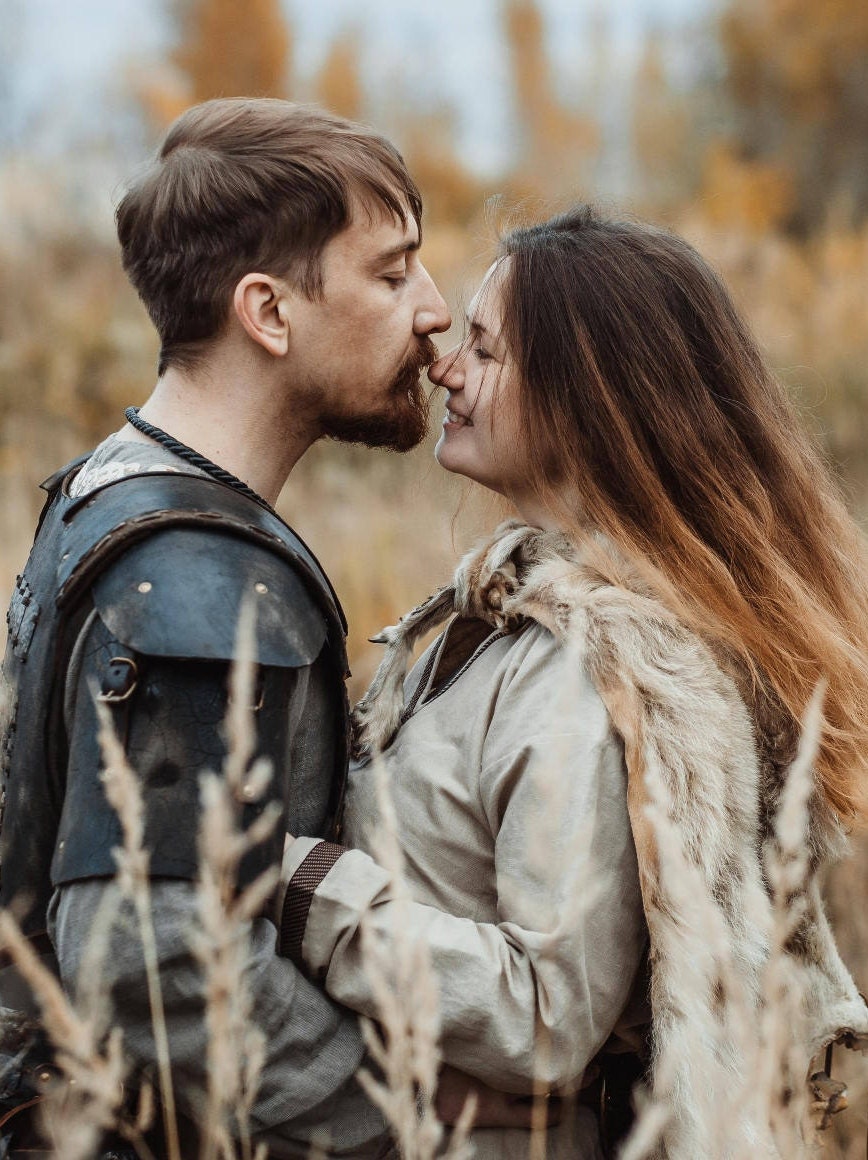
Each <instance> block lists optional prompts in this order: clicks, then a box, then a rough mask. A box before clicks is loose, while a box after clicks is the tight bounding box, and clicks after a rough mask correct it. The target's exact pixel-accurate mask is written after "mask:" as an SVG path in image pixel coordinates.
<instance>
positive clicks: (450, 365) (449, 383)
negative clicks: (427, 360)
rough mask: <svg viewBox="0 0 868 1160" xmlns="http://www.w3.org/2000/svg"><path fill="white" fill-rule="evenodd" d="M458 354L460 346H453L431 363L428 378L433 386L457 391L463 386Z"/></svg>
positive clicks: (459, 354)
mask: <svg viewBox="0 0 868 1160" xmlns="http://www.w3.org/2000/svg"><path fill="white" fill-rule="evenodd" d="M460 356H461V346H460V345H458V346H453V348H452V350H447V351H446V353H445V354H441V356H440V358H438V359H436V360H435V361H434V362H432V363H431V365H430V367H429V368H428V378H429V379H430V380H431V382H432V383H433V384H434V386H435V387H447V388H448V389H449V390H450V391H458V390H460V389H461V388H462V387H463V386H464V374H463V372H462V369H461V365H460V364H461V357H460Z"/></svg>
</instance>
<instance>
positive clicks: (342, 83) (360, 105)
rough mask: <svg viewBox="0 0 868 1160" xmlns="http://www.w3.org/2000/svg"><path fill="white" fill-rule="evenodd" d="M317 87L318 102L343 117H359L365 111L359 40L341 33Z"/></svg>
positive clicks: (318, 77)
mask: <svg viewBox="0 0 868 1160" xmlns="http://www.w3.org/2000/svg"><path fill="white" fill-rule="evenodd" d="M314 90H315V95H316V99H317V101H318V102H319V103H320V104H321V105H325V107H326V108H327V109H331V111H332V112H333V113H338V114H339V115H340V116H341V117H349V118H350V119H351V120H353V121H357V120H359V118H360V117H361V116H362V113H363V110H364V89H363V86H362V75H361V69H360V67H359V53H358V47H357V39H356V37H355V36H354V35H353V34H352V33H351V32H343V33H341V34H340V35H339V36H338V37H337V38H336V39H335V40H334V41H333V42H332V45H331V48H330V49H329V51H328V55H327V56H326V58H325V60H324V61H323V65H322V68H321V69H320V71H319V73H318V75H317V77H316V80H315V82H314Z"/></svg>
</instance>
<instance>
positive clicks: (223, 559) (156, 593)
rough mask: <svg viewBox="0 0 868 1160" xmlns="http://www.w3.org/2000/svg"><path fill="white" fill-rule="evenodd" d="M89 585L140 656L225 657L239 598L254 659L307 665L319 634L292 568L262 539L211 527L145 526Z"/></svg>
mask: <svg viewBox="0 0 868 1160" xmlns="http://www.w3.org/2000/svg"><path fill="white" fill-rule="evenodd" d="M91 593H92V598H93V603H94V607H95V608H96V610H97V612H98V614H99V616H100V619H101V620H102V621H103V622H104V623H105V624H106V626H107V627H108V628H109V629H110V631H111V632H112V634H113V635H114V636H115V637H117V639H118V640H120V641H122V642H123V643H124V644H126V645H128V646H129V647H130V648H133V649H135V650H136V651H137V652H140V653H144V654H146V655H149V656H171V657H179V658H180V657H189V658H194V657H195V658H197V659H200V660H229V659H231V658H232V657H233V656H234V655H235V651H236V632H237V626H238V621H239V617H240V615H241V611H242V609H243V608H244V607H245V606H246V605H249V606H251V607H252V609H253V614H254V621H255V633H256V645H257V659H258V661H259V662H260V663H261V664H266V665H279V666H283V667H289V668H297V667H300V666H304V665H308V664H311V663H312V662H313V661H314V660H315V659H316V657H317V656H318V655H319V653H320V651H321V649H322V646H323V643H324V641H325V639H326V635H327V625H326V620H325V618H324V616H323V613H322V611H321V609H320V607H319V604H318V602H317V600H316V598H315V596H314V594H313V593H312V592H311V589H310V585H309V582H308V581H307V579H306V578H303V577H302V576H301V575H300V574H299V571H298V570H297V568H296V567H295V566H293V564H292V563H291V562H290V561H289V560H288V559H287V558H286V557H285V556H284V555H281V554H278V553H276V552H274V551H272V550H271V549H270V548H269V547H266V546H265V545H264V544H262V543H258V542H255V541H252V540H248V539H245V538H243V537H242V536H239V535H237V534H232V533H230V532H227V530H226V529H224V528H220V527H208V526H199V525H195V524H193V525H188V526H183V527H168V528H163V529H160V530H156V531H153V532H152V533H151V534H150V535H148V536H147V537H146V538H145V539H142V540H139V541H138V542H135V543H133V544H131V545H130V546H128V547H126V549H125V550H124V551H123V552H122V553H121V554H120V555H118V556H117V557H116V558H115V559H114V560H113V561H112V562H111V563H110V564H109V565H108V566H107V567H106V568H105V569H104V570H103V571H102V572H101V573H100V575H99V576H98V577H97V578H96V580H95V581H94V584H93V586H92V589H91Z"/></svg>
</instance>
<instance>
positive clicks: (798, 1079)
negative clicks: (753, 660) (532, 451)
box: [354, 522, 868, 1160]
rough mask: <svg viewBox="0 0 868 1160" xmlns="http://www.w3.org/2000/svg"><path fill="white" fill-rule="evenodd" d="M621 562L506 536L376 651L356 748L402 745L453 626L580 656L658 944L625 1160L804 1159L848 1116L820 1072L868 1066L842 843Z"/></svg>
mask: <svg viewBox="0 0 868 1160" xmlns="http://www.w3.org/2000/svg"><path fill="white" fill-rule="evenodd" d="M596 547H600V544H599V543H598V544H597V545H596ZM605 558H606V560H607V561H608V562H609V565H612V566H607V567H605V568H602V567H599V566H597V563H598V562H599V553H597V552H595V551H594V545H593V544H590V545H588V546H586V547H584V548H578V547H577V546H576V545H575V543H574V542H572V541H570V540H568V539H567V538H566V537H565V536H563V535H560V534H557V533H550V532H541V531H539V530H536V529H532V528H529V527H526V526H524V525H521V524H518V523H515V522H508V523H506V524H503V525H501V527H500V528H498V529H497V531H496V532H495V534H494V536H493V537H492V538H491V539H490V540H489V541H488V542H486V543H485V544H483V545H482V546H481V547H480V548H478V549H476V550H474V551H473V552H471V553H470V554H469V555H468V556H467V557H465V559H464V560H463V561H462V562H461V564H460V566H459V567H458V570H457V572H456V574H455V577H454V579H453V582H452V584H450V585H448V586H447V587H445V588H442V589H440V590H439V591H438V592H436V593H435V594H434V595H433V596H432V597H431V598H430V599H429V600H428V601H426V602H425V603H424V604H422V605H420V606H419V607H418V608H416V609H414V610H413V611H412V612H411V613H409V614H408V615H407V616H406V617H404V618H403V619H402V620H401V621H400V622H399V624H397V625H396V626H394V627H391V628H387V629H384V631H383V633H382V634H381V636H380V637H378V638H375V639H376V640H377V641H379V642H381V643H384V644H386V645H387V646H388V647H387V650H386V655H385V657H384V659H383V662H382V663H381V665H380V667H379V669H378V671H377V673H376V676H375V678H374V681H373V684H372V685H371V688H370V689H369V691H368V693H367V694H366V696H365V697H364V699H363V700H362V701H361V702H360V703H359V705H358V706H357V707H356V710H355V713H354V727H355V731H356V743H357V748H358V749H360V750H368V751H370V750H377V749H382V748H384V747H385V746H386V745H388V743H389V742H390V740H391V738H392V736H393V735H394V733H395V731H396V729H397V728H398V726H399V723H400V718H401V710H402V701H403V694H402V684H403V679H404V676H405V673H406V669H407V665H408V662H409V659H410V656H411V653H412V650H413V646H414V644H415V642H416V641H417V640H418V638H419V637H420V636H421V635H422V634H424V633H425V632H427V631H428V630H430V629H431V628H432V627H434V626H436V625H438V624H440V623H441V622H443V621H444V620H445V619H446V618H447V617H448V616H449V615H450V614H452V613H459V614H461V615H463V616H475V617H480V618H482V619H484V620H486V621H488V622H490V623H491V624H492V625H494V626H498V627H502V626H504V625H506V626H510V625H516V624H518V623H520V622H521V620H523V619H524V618H530V619H532V620H535V621H537V622H539V623H540V624H541V625H543V626H544V627H545V628H547V629H549V631H551V632H552V633H553V634H554V636H555V637H556V638H557V639H558V640H560V641H562V642H563V645H564V647H566V648H569V649H572V650H573V652H574V655H575V659H576V664H578V665H582V666H584V668H585V670H586V672H587V673H588V675H589V676H590V678H591V679H592V680H593V682H594V684H595V686H596V688H597V690H598V692H599V694H600V696H601V698H602V699H603V701H604V703H605V705H606V707H607V709H608V711H609V714H610V716H611V719H612V722H613V724H614V727H615V729H616V730H617V731H618V732H619V734H620V736H621V737H622V738H623V742H624V749H625V757H626V764H627V770H628V808H629V814H630V821H631V826H632V829H633V836H634V840H635V844H636V851H637V855H638V863H639V873H640V883H641V889H642V897H643V904H644V909H645V915H646V918H647V922H648V928H649V933H650V966H651V982H650V996H649V997H650V1003H651V1011H652V1023H651V1033H650V1040H651V1068H650V1073H649V1093H647V1094H646V1098H645V1099H644V1100H643V1101H641V1102H642V1103H643V1104H644V1107H645V1108H646V1109H647V1115H645V1116H640V1119H639V1125H638V1128H637V1132H636V1134H635V1135H634V1140H633V1145H632V1146H633V1149H634V1150H633V1152H632V1153H630V1145H628V1149H627V1152H625V1153H624V1155H625V1156H626V1155H628V1154H631V1155H635V1156H647V1155H655V1156H660V1157H664V1156H665V1157H668V1158H669V1160H697V1158H698V1157H715V1158H718V1157H719V1158H723V1157H741V1156H751V1157H754V1156H786V1157H788V1158H789V1157H792V1156H796V1155H805V1154H807V1153H808V1152H809V1151H810V1150H811V1148H812V1142H813V1141H814V1139H815V1132H814V1129H815V1128H823V1127H825V1126H826V1124H827V1123H828V1121H829V1118H830V1116H831V1113H832V1112H833V1111H836V1110H837V1109H838V1108H839V1107H841V1106H844V1105H845V1104H846V1100H845V1099H844V1087H843V1084H840V1083H837V1082H835V1081H833V1080H831V1079H830V1077H829V1076H828V1075H827V1074H826V1073H825V1072H824V1071H823V1070H821V1068H820V1067H818V1068H817V1070H814V1064H815V1063H816V1062H817V1060H818V1057H820V1056H821V1054H822V1052H823V1051H824V1049H826V1048H827V1047H828V1045H829V1044H831V1043H837V1042H842V1043H845V1044H846V1045H847V1046H850V1047H859V1048H861V1049H862V1050H863V1051H864V1050H865V1049H866V1048H868V1008H866V1005H865V1002H864V1001H863V999H862V997H861V996H860V995H859V994H858V992H857V990H856V987H855V985H854V983H853V980H852V978H851V977H850V974H849V973H848V971H847V969H846V967H845V966H844V964H843V962H842V961H841V958H840V956H839V954H838V951H837V948H836V946H835V942H834V938H833V935H832V932H831V930H830V928H829V925H828V922H827V919H826V916H825V913H824V910H823V905H822V901H821V897H820V890H819V883H818V874H819V872H820V871H821V869H822V868H823V866H824V864H826V863H827V862H828V861H829V860H830V858H831V857H833V856H834V855H835V854H836V853H839V852H840V850H841V848H842V845H843V835H842V832H841V829H840V826H839V825H838V823H837V820H836V818H835V817H834V816H833V815H832V814H831V812H830V811H829V810H828V809H827V808H826V807H825V805H824V803H823V800H822V798H821V796H820V795H819V793H816V792H814V785H813V775H812V764H811V756H812V755H811V753H801V754H799V744H798V740H799V739H798V737H797V736H795V731H794V730H792V729H791V730H789V731H787V729H785V728H782V727H781V722H782V720H784V715H783V714H781V712H780V711H779V710H776V707H775V703H774V700H773V698H772V697H770V696H769V695H768V694H765V695H757V691H756V690H755V689H754V690H752V693H751V711H750V712H749V711H748V709H747V707H746V704H745V698H743V697H742V695H740V692H739V685H740V684H741V687H742V688H743V689H745V688H746V685H745V682H744V681H740V680H739V675H738V673H737V672H736V670H735V667H734V666H732V665H730V666H727V664H726V663H725V661H724V660H723V659H722V658H721V657H720V656H716V655H714V654H713V653H712V651H711V649H710V648H709V646H708V645H706V644H705V643H704V642H703V641H702V640H701V639H700V638H699V637H698V636H697V635H696V634H695V633H694V632H691V631H689V630H688V629H686V628H685V627H684V625H683V624H682V623H681V622H680V621H679V620H678V618H677V617H675V616H674V615H673V614H672V613H670V612H669V611H668V610H667V609H666V608H665V607H664V606H663V604H662V603H661V602H660V601H659V600H658V599H656V598H655V597H654V595H653V593H652V592H651V590H650V589H649V587H648V585H647V584H646V583H645V582H644V581H643V579H642V578H641V577H640V576H639V575H638V574H637V572H636V570H635V569H631V568H630V567H629V565H626V564H625V563H624V562H623V561H621V562H618V561H617V560H616V558H615V557H614V555H613V553H612V552H611V549H607V550H606V553H605ZM594 560H596V561H597V563H594V562H592V561H594ZM615 572H617V575H615ZM728 670H729V671H728ZM818 727H819V718H818V720H817V723H816V725H815V727H814V729H813V732H814V733H815V734H816V733H817V732H818ZM809 732H810V730H809V729H805V734H806V736H807V734H808V733H809ZM829 1070H831V1069H829ZM640 1134H644V1135H645V1137H646V1139H645V1143H644V1144H643V1143H642V1142H641V1141H640V1139H639V1135H640ZM649 1135H650V1137H651V1139H650V1140H649V1139H648V1137H649Z"/></svg>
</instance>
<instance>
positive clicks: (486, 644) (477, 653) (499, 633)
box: [401, 625, 524, 725]
mask: <svg viewBox="0 0 868 1160" xmlns="http://www.w3.org/2000/svg"><path fill="white" fill-rule="evenodd" d="M523 627H524V626H523V625H522V628H523ZM518 632H521V628H519V629H517V630H514V631H511V630H510V629H508V628H498V629H495V631H494V632H493V633H492V634H491V636H487V637H486V638H485V640H484V641H482V643H481V644H478V645H477V646H476V649H475V650H474V652H473V653H472V655H471V656H469V657H468V658H467V660H466V661H465V662H464V664H463V665H462V666H461V668H460V669H456V671H455V672H454V673H453V674H452V676H451V677H450V678H449V679H448V680H447V681H446V683H445V684H443V685H441V686H440V688H439V689H438V690H437V691H436V693H432V694H431V696H430V697H427V698H426V699H425V700H424V701H423V702H422V704H421V705H416V706H414V707H413V709H412V710H410V706H408V707H407V709H405V710H404V713H406V716H404V715H403V714H402V715H401V724H402V725H403V724H404V723H405V721H407V720H408V719H409V718H410V717H411V716H413V714H414V713H418V712H419V711H420V710H421V709H425V708H426V707H427V706H428V705H433V704H434V702H435V701H436V700H437V698H438V697H442V696H443V694H444V693H445V692H446V691H447V690H448V689H451V688H452V686H453V685H454V684H455V682H456V681H457V680H458V678H459V677H460V676H461V675H462V674H463V673H466V672H467V670H468V669H469V668H470V666H471V665H472V664H473V662H474V661H477V660H479V658H480V657H481V656H482V654H483V653H484V652H485V650H486V649H487V648H490V647H491V645H493V644H494V643H495V641H498V640H503V638H504V637H505V636H514V635H516V634H517V633H518ZM411 704H412V702H411ZM408 710H409V711H408Z"/></svg>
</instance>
